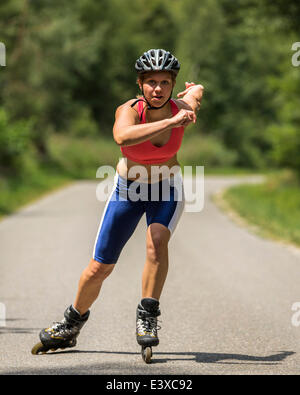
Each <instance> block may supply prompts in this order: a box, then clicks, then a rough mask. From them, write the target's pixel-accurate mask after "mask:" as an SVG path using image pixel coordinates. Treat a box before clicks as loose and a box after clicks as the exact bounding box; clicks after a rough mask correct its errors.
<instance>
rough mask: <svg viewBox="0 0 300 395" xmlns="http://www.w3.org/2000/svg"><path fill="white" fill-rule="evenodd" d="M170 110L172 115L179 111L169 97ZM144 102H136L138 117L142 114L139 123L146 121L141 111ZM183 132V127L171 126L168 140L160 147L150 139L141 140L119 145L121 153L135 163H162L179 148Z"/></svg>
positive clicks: (143, 112)
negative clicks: (140, 141)
mask: <svg viewBox="0 0 300 395" xmlns="http://www.w3.org/2000/svg"><path fill="white" fill-rule="evenodd" d="M170 104H171V110H172V114H173V116H174V115H176V114H177V113H178V111H179V109H178V107H177V105H176V104H175V102H174V101H173V100H172V99H171V100H170ZM143 106H144V102H143V101H139V102H138V114H139V117H140V116H141V114H142V121H141V123H145V122H146V115H145V111H143ZM183 134H184V128H183V127H182V126H181V127H179V128H173V129H172V131H171V135H170V138H169V140H168V142H167V143H166V144H164V145H162V146H161V147H157V146H155V145H153V144H152V143H151V141H150V140H146V141H143V142H142V143H139V144H135V145H130V146H128V147H121V151H122V154H123V155H124V156H125V157H126V158H128V159H130V160H132V161H134V162H137V163H141V164H159V163H164V162H166V161H167V160H169V159H171V158H172V157H173V156H174V155H175V154H176V152H177V151H178V150H179V148H180V146H181V142H182V138H183Z"/></svg>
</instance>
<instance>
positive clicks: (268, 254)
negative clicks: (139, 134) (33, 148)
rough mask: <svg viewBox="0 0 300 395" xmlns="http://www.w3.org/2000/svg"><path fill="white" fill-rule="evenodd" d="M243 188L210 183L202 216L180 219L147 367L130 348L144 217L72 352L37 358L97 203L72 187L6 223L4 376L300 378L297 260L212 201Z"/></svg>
mask: <svg viewBox="0 0 300 395" xmlns="http://www.w3.org/2000/svg"><path fill="white" fill-rule="evenodd" d="M239 180H240V179H239V178H231V177H226V178H224V177H223V178H222V177H206V179H205V204H204V209H203V210H202V212H199V213H188V212H185V213H184V214H183V217H182V219H181V222H180V224H179V226H178V228H177V230H176V232H175V234H174V236H173V239H172V240H171V242H170V270H169V275H168V279H167V282H166V286H165V289H164V293H163V295H162V298H161V310H162V316H161V320H162V323H161V326H162V329H161V331H160V332H159V334H160V341H161V343H160V345H159V346H158V347H157V348H155V349H154V351H155V354H154V357H153V363H152V364H151V365H146V364H144V363H143V362H142V360H141V356H140V349H139V347H138V345H137V344H136V340H135V309H136V304H137V302H138V300H139V298H140V279H141V274H142V268H143V263H144V254H145V248H144V240H145V221H144V219H143V220H142V221H141V223H140V224H139V226H138V228H137V230H136V232H135V234H134V236H133V237H132V238H131V239H130V241H129V242H128V244H127V246H126V248H125V249H124V251H123V253H122V255H121V258H120V261H119V262H118V265H117V267H116V269H115V271H114V272H113V274H112V275H111V277H110V278H109V279H108V280H106V282H105V283H104V286H103V290H102V293H101V296H100V298H99V299H98V301H97V302H96V303H95V304H94V305H93V307H92V313H91V317H90V320H89V322H88V324H87V325H86V326H85V327H84V329H83V330H82V333H81V335H80V337H79V341H78V346H77V347H76V349H70V350H66V351H59V352H56V353H52V354H51V353H50V354H46V355H40V356H33V355H31V353H30V350H31V347H32V346H33V345H34V344H35V343H36V342H37V340H38V332H39V330H40V329H41V328H42V327H46V326H49V324H50V323H51V322H52V321H57V320H60V319H61V318H62V314H63V311H64V309H65V308H66V307H67V306H68V305H69V304H70V303H71V302H72V301H73V299H74V296H75V291H76V288H77V282H78V279H79V276H80V273H81V271H82V270H83V268H84V267H85V265H86V264H87V263H88V261H89V259H90V255H91V251H92V248H93V245H94V238H95V235H96V231H97V228H98V224H99V220H100V217H101V213H102V210H103V207H104V203H101V202H99V201H97V200H96V198H95V191H96V185H97V184H95V183H94V182H77V183H75V184H73V185H71V186H68V187H67V188H64V189H62V190H60V191H58V192H55V193H53V194H50V195H48V196H47V197H45V198H43V199H41V200H40V201H38V202H37V203H35V204H33V205H30V206H28V207H27V208H25V209H23V210H21V211H20V212H18V213H17V214H15V215H12V216H10V217H9V218H7V219H5V220H3V221H2V222H1V223H0V303H1V304H0V308H1V306H2V308H3V306H5V308H6V321H5V322H3V320H2V324H3V323H5V324H6V326H2V327H1V328H0V374H13V373H14V374H16V373H17V374H100V375H107V374H135V375H136V374H147V375H151V374H153V375H156V374H298V373H299V371H300V357H299V355H300V326H299V327H296V326H294V325H292V316H293V314H295V312H294V311H292V305H293V304H294V303H295V302H298V301H299V302H300V255H299V254H298V253H296V252H295V251H294V250H289V249H288V248H286V247H284V246H282V245H279V244H276V243H274V242H273V241H269V240H263V239H261V238H259V237H258V236H256V235H254V234H251V233H250V232H249V231H247V230H246V229H245V228H240V227H238V226H237V225H236V224H235V223H233V222H232V221H231V220H230V219H229V218H228V217H227V216H226V215H224V214H223V213H222V212H221V211H220V210H219V209H218V208H217V207H216V206H215V205H214V204H213V203H212V201H211V200H210V198H209V196H210V195H211V194H212V193H214V192H216V191H218V190H219V189H220V188H223V187H225V186H227V185H231V184H234V183H236V182H239ZM250 181H251V180H250ZM2 318H3V317H2ZM295 318H297V316H295V317H294V319H295ZM0 320H1V317H0ZM0 323H1V321H0Z"/></svg>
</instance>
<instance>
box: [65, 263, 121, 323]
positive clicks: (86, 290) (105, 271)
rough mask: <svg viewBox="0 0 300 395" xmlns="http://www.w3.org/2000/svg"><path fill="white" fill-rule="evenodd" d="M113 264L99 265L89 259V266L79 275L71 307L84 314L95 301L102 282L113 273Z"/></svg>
mask: <svg viewBox="0 0 300 395" xmlns="http://www.w3.org/2000/svg"><path fill="white" fill-rule="evenodd" d="M114 266H115V264H106V263H100V262H98V261H96V260H94V259H91V261H90V263H89V265H88V266H87V268H86V269H84V271H83V272H82V274H81V277H80V280H79V285H78V291H77V295H76V298H75V302H74V304H73V307H74V308H75V309H76V310H77V311H78V312H79V313H80V314H81V315H83V314H85V313H86V312H87V311H88V310H89V308H90V307H91V305H92V304H93V303H94V301H95V300H96V299H97V297H98V295H99V293H100V289H101V286H102V283H103V281H104V280H105V279H106V277H108V276H109V275H110V273H111V272H112V271H113V268H114Z"/></svg>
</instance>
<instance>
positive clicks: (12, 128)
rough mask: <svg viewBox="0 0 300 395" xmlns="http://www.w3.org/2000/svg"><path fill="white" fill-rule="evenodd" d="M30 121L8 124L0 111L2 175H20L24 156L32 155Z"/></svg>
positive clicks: (8, 121) (5, 115) (4, 114)
mask: <svg viewBox="0 0 300 395" xmlns="http://www.w3.org/2000/svg"><path fill="white" fill-rule="evenodd" d="M32 126H33V122H32V121H25V120H21V121H17V122H10V120H9V118H8V115H7V113H6V111H5V110H4V109H0V170H1V172H2V173H13V175H16V176H18V175H21V174H23V172H24V170H25V169H24V163H25V162H26V159H25V158H26V156H28V155H30V154H33V152H34V150H33V147H32V146H31V138H32V132H31V130H32ZM27 162H28V161H27Z"/></svg>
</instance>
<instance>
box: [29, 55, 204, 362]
mask: <svg viewBox="0 0 300 395" xmlns="http://www.w3.org/2000/svg"><path fill="white" fill-rule="evenodd" d="M135 69H136V71H137V75H138V79H137V82H138V85H139V87H140V89H141V92H142V95H143V96H142V97H141V98H139V99H138V100H136V99H131V100H129V101H127V102H126V103H124V104H123V105H121V106H120V107H119V108H118V109H117V110H116V114H115V123H114V128H113V136H114V140H115V142H116V143H117V144H118V145H119V146H120V148H121V151H122V153H123V159H122V160H121V161H120V162H119V163H118V166H117V173H116V177H115V184H114V188H113V191H112V194H111V196H110V198H109V200H108V202H107V204H106V207H105V210H104V213H103V216H102V219H101V222H100V226H99V230H98V234H97V238H96V242H95V247H94V252H93V259H91V261H90V263H89V265H88V267H87V268H86V269H85V270H84V271H83V273H82V275H81V278H80V281H79V287H78V292H77V296H76V299H75V302H74V303H73V305H71V306H70V307H69V308H68V309H67V310H66V311H65V314H64V317H65V318H64V319H63V321H61V322H58V323H55V324H54V325H53V326H52V327H50V328H48V329H44V330H42V331H41V333H40V339H41V342H42V343H39V344H38V345H36V346H35V347H34V348H33V350H32V352H33V353H34V354H36V353H38V352H40V351H47V350H49V349H57V348H61V347H73V346H75V344H76V338H77V336H78V334H79V331H80V329H81V328H82V326H83V325H84V323H85V322H86V321H87V319H88V317H89V308H90V306H91V305H92V304H93V302H94V301H95V300H96V298H97V297H98V295H99V292H100V289H101V285H102V283H103V281H104V279H105V278H107V277H108V276H109V274H110V273H111V272H112V270H113V269H114V266H115V264H116V262H117V260H118V258H119V255H120V253H121V251H122V249H123V247H124V246H125V244H126V242H127V241H128V240H129V238H130V237H131V235H132V234H133V232H134V230H135V229H136V226H137V224H138V222H139V220H140V219H141V217H142V215H143V214H144V213H146V219H147V235H146V246H147V250H146V251H147V253H146V263H145V266H144V271H143V277H142V299H141V302H140V303H139V304H138V307H137V329H136V334H137V341H138V343H139V344H140V345H142V347H143V348H145V347H147V346H150V347H151V346H155V345H157V344H158V342H159V340H158V337H157V317H158V316H159V315H160V310H159V299H160V295H161V292H162V289H163V285H164V282H165V279H166V276H167V271H168V242H169V240H170V237H171V235H172V233H173V232H174V230H175V227H176V225H177V223H178V220H179V218H180V215H181V213H182V211H183V207H184V193H183V190H182V189H183V187H182V182H181V176H180V172H179V169H180V167H179V164H178V162H177V152H178V150H179V148H180V145H181V141H182V137H183V133H184V128H185V127H186V126H188V125H189V124H190V123H195V122H196V111H197V110H198V109H199V107H200V102H201V99H202V94H203V86H202V85H195V84H194V83H186V89H185V90H184V91H183V92H181V93H179V94H178V97H179V98H181V99H177V100H174V99H171V97H172V92H173V88H174V86H175V82H176V76H177V73H178V71H179V69H180V65H179V62H178V60H177V59H176V58H175V57H174V56H173V55H172V54H171V53H170V52H167V51H165V50H163V49H151V50H149V51H147V52H145V53H144V54H143V55H142V56H141V57H140V58H139V59H138V60H137V61H136V64H135ZM174 169H175V170H174ZM178 181H179V182H178ZM146 359H148V360H149V355H148V356H147V358H146Z"/></svg>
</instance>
